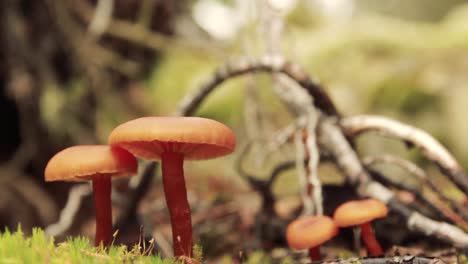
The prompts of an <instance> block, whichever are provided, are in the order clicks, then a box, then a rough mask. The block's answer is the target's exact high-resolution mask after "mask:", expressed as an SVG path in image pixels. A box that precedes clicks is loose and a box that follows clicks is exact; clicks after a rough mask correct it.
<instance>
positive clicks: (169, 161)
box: [161, 152, 192, 257]
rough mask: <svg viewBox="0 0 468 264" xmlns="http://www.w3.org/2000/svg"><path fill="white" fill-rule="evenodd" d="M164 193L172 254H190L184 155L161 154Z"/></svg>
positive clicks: (190, 223) (188, 206)
mask: <svg viewBox="0 0 468 264" xmlns="http://www.w3.org/2000/svg"><path fill="white" fill-rule="evenodd" d="M161 162H162V163H161V165H162V174H163V185H164V193H165V195H166V202H167V207H168V208H169V214H170V216H171V226H172V241H173V248H174V256H175V257H180V256H188V257H191V256H192V220H191V218H190V205H189V203H188V199H187V189H186V188H185V179H184V167H183V165H184V164H183V163H184V155H183V154H181V153H176V152H163V153H162V154H161Z"/></svg>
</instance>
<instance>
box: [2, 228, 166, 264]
mask: <svg viewBox="0 0 468 264" xmlns="http://www.w3.org/2000/svg"><path fill="white" fill-rule="evenodd" d="M129 262H131V263H154V264H170V263H175V262H174V261H173V260H170V259H166V260H163V259H161V258H160V257H158V256H149V255H147V254H144V253H141V252H140V250H139V248H138V247H137V246H135V247H134V248H133V249H131V250H128V249H127V247H125V246H112V247H111V248H110V249H109V250H108V251H107V252H106V251H105V250H104V249H103V248H95V247H93V246H92V245H91V244H90V243H89V240H88V239H86V238H83V237H76V238H69V239H68V240H67V241H66V242H64V243H59V244H55V243H54V239H53V238H50V239H48V238H46V236H45V234H44V231H42V230H41V229H38V228H35V229H33V232H32V235H31V237H25V236H24V234H23V233H22V231H21V229H20V228H18V231H16V232H11V231H9V230H6V231H5V232H3V233H0V263H129Z"/></svg>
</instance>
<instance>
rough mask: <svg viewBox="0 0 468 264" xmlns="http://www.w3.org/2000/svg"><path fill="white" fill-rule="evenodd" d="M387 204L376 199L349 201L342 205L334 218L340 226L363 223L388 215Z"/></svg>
mask: <svg viewBox="0 0 468 264" xmlns="http://www.w3.org/2000/svg"><path fill="white" fill-rule="evenodd" d="M387 214H388V208H387V206H386V205H385V204H384V203H383V202H381V201H379V200H376V199H365V200H358V201H349V202H346V203H344V204H342V205H340V206H339V207H338V208H337V209H336V210H335V213H334V215H333V219H334V220H335V222H336V224H337V225H338V226H340V227H348V226H355V225H361V224H364V223H367V222H370V221H372V220H374V219H377V218H383V217H385V216H387Z"/></svg>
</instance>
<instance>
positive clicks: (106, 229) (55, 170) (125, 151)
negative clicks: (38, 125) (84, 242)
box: [45, 117, 236, 258]
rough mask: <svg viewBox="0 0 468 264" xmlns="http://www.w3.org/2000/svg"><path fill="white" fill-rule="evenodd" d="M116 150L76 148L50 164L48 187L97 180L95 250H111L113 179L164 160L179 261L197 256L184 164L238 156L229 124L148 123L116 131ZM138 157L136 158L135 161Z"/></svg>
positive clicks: (190, 120)
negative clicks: (50, 183) (140, 164)
mask: <svg viewBox="0 0 468 264" xmlns="http://www.w3.org/2000/svg"><path fill="white" fill-rule="evenodd" d="M109 145H110V146H75V147H70V148H68V149H65V150H63V151H61V152H59V153H57V154H56V155H55V156H54V157H53V158H52V159H51V160H50V161H49V163H48V164H47V167H46V170H45V180H46V181H58V180H62V181H80V180H92V183H93V190H94V200H95V209H96V239H95V244H96V245H100V244H103V245H104V246H108V245H109V244H110V238H111V234H112V214H111V205H110V192H111V177H113V176H122V175H132V174H135V173H136V172H137V161H136V158H135V156H137V157H140V158H143V159H148V160H160V161H161V164H162V173H163V185H164V192H165V196H166V202H167V205H168V209H169V214H170V218H171V226H172V237H173V248H174V256H175V257H182V256H184V257H189V258H190V257H191V256H192V246H193V241H192V224H191V217H190V206H189V203H188V199H187V191H186V187H185V178H184V170H183V163H184V160H203V159H211V158H216V157H220V156H224V155H227V154H229V153H231V152H233V151H234V148H235V146H236V138H235V135H234V133H233V132H232V131H231V129H229V128H228V127H227V126H225V125H224V124H222V123H220V122H217V121H214V120H211V119H207V118H199V117H143V118H138V119H135V120H131V121H128V122H126V123H124V124H121V125H120V126H118V127H117V128H115V129H114V130H113V131H112V133H111V134H110V136H109ZM133 155H135V156H133Z"/></svg>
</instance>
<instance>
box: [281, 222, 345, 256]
mask: <svg viewBox="0 0 468 264" xmlns="http://www.w3.org/2000/svg"><path fill="white" fill-rule="evenodd" d="M338 232H339V230H338V226H337V225H336V224H335V222H334V221H333V219H331V218H330V217H328V216H305V217H301V218H299V219H296V220H294V221H292V222H291V223H289V225H288V227H287V229H286V239H287V240H288V245H289V247H291V248H293V249H296V250H304V249H309V257H310V259H311V260H312V261H319V260H320V245H322V244H323V243H325V242H327V241H328V240H330V239H332V238H333V237H334V236H336V235H337V234H338Z"/></svg>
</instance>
